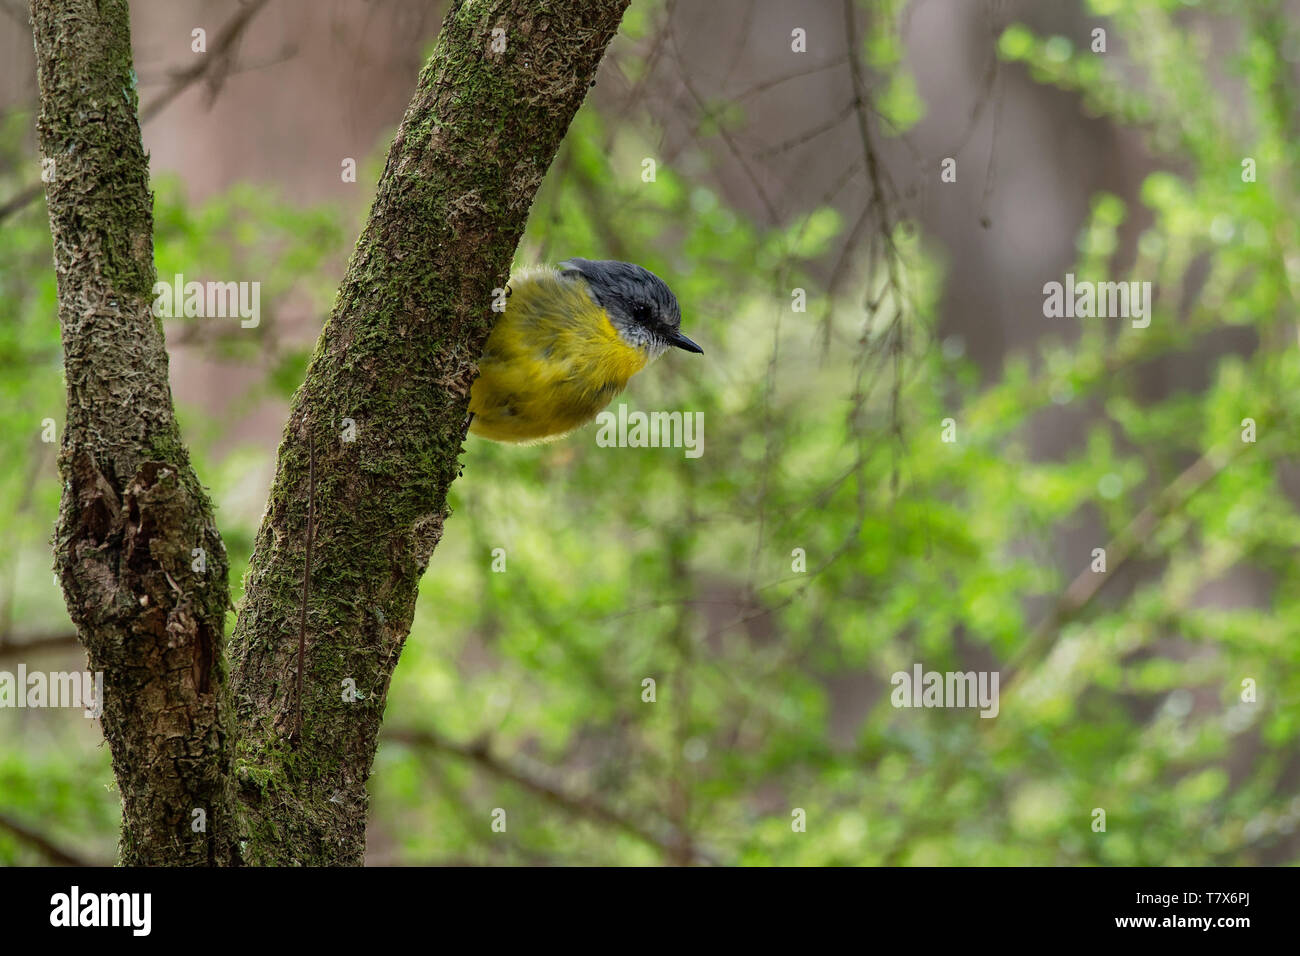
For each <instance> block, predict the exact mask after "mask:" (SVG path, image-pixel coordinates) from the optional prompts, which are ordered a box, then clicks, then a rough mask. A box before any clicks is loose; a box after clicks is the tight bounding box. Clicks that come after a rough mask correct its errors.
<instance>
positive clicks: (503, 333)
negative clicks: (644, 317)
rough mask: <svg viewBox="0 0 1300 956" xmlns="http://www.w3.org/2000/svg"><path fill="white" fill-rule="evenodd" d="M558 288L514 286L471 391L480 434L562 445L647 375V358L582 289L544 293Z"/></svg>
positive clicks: (530, 282)
mask: <svg viewBox="0 0 1300 956" xmlns="http://www.w3.org/2000/svg"><path fill="white" fill-rule="evenodd" d="M555 282H556V280H553V279H550V278H549V277H546V278H535V279H528V278H525V279H523V280H521V281H518V282H512V292H511V296H510V299H509V300H508V303H507V306H506V311H505V314H503V315H502V316H501V318H500V319H499V320H498V321H497V324H496V327H495V328H494V329H493V330H492V334H491V336H489V338H488V342H487V346H486V347H485V348H484V350H483V357H482V358H481V359H480V360H479V377H478V378H477V379H476V380H475V382H474V385H473V387H472V388H471V390H470V402H469V409H470V411H471V412H473V413H474V420H473V422H471V424H470V431H472V432H473V433H474V434H476V435H479V436H481V437H483V438H489V439H492V440H494V441H508V442H534V441H543V440H545V439H547V438H554V437H558V436H560V435H563V434H565V433H566V432H570V431H573V430H574V429H575V428H578V427H579V426H581V425H584V424H586V423H587V422H589V421H591V420H592V419H593V418H595V417H596V414H597V413H598V412H599V411H600V410H601V409H603V408H604V407H605V406H606V405H608V404H609V402H610V399H612V398H613V397H614V396H615V395H617V394H618V393H619V392H621V391H622V390H623V388H624V387H625V386H626V385H627V382H628V379H630V378H631V377H632V376H633V375H635V374H636V373H637V372H639V371H640V370H641V369H642V368H644V367H645V365H646V355H645V353H644V352H642V351H641V350H639V349H636V348H633V347H631V346H629V345H628V344H627V343H626V342H624V341H623V339H622V338H621V337H620V336H619V334H618V332H617V331H616V330H615V329H614V327H613V326H612V325H611V324H610V321H609V317H608V316H607V315H606V314H605V311H604V310H603V309H601V308H600V306H599V305H597V304H596V303H595V302H594V301H592V300H591V298H590V297H589V296H588V295H587V293H586V292H585V291H584V290H583V289H582V288H581V286H579V285H578V284H576V283H574V282H572V281H570V280H562V281H561V282H560V283H559V284H558V285H552V286H549V287H546V288H539V287H540V286H542V284H543V283H555ZM539 293H544V294H539ZM575 294H576V296H577V297H575ZM557 301H558V303H559V304H560V305H562V306H563V307H562V308H559V309H557V308H555V306H556V304H557ZM543 303H544V304H545V306H546V307H545V308H544V309H543V307H542V306H543Z"/></svg>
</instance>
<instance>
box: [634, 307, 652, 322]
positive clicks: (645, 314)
mask: <svg viewBox="0 0 1300 956" xmlns="http://www.w3.org/2000/svg"><path fill="white" fill-rule="evenodd" d="M650 318H651V316H650V306H648V305H646V304H645V303H644V302H638V303H637V304H636V305H634V306H632V321H634V322H638V323H640V324H641V325H649V324H650Z"/></svg>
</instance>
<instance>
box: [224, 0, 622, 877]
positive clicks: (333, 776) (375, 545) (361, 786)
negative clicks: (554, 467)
mask: <svg viewBox="0 0 1300 956" xmlns="http://www.w3.org/2000/svg"><path fill="white" fill-rule="evenodd" d="M626 6H627V0H563V2H560V0H479V2H466V3H460V4H455V5H454V7H453V9H452V10H451V11H450V12H449V13H448V15H447V18H446V20H445V21H444V23H443V26H442V30H441V32H440V33H439V36H438V42H437V45H436V48H435V50H434V53H433V56H432V57H431V59H430V61H429V63H428V64H427V65H426V66H425V68H424V69H423V70H422V71H421V74H420V81H419V85H418V88H417V89H416V92H415V95H414V97H413V99H412V101H411V104H410V106H409V108H408V109H407V112H406V115H405V118H404V119H403V121H402V124H401V127H400V129H399V131H398V133H397V136H396V138H395V140H394V142H393V144H392V147H391V149H390V150H389V155H388V162H387V165H386V168H385V170H384V174H383V177H382V179H381V181H380V183H379V188H378V191H377V195H376V198H375V203H374V206H373V208H372V210H371V214H370V218H369V221H368V222H367V225H366V227H365V230H364V232H363V234H362V236H361V238H360V240H359V241H358V243H357V247H356V250H355V251H354V253H353V256H352V259H351V262H350V263H349V265H348V270H347V274H346V276H345V277H344V279H343V282H342V285H341V287H340V290H339V294H338V298H337V301H336V304H335V308H334V310H333V313H332V315H331V316H330V318H329V321H328V322H327V323H326V326H325V329H324V331H323V332H322V336H321V339H320V342H319V343H318V345H317V348H316V350H315V354H314V355H313V357H312V360H311V363H310V365H309V367H308V370H307V376H306V380H305V382H304V383H303V385H302V387H301V388H300V389H299V391H298V393H297V395H296V396H295V398H294V401H293V403H292V409H291V413H290V418H289V423H288V425H287V427H286V430H285V436H284V440H283V442H282V444H281V447H280V455H279V463H278V469H277V474H276V477H275V481H274V484H273V487H272V490H271V494H270V501H269V506H268V509H267V513H266V516H265V518H264V520H263V524H262V527H261V529H260V531H259V532H258V536H257V541H256V546H255V551H254V555H253V560H252V564H251V566H250V570H249V573H248V579H247V581H246V598H245V603H244V606H243V608H242V609H241V613H240V617H239V621H238V624H237V625H236V628H235V632H234V635H233V637H232V641H231V646H232V654H233V660H234V671H233V673H234V677H233V680H234V684H235V691H236V699H237V707H238V720H239V726H240V731H241V742H240V747H239V754H238V758H237V761H238V768H239V769H238V771H237V776H238V778H239V781H240V787H239V794H240V799H241V801H242V803H243V810H244V813H243V833H242V839H243V847H244V849H243V853H244V855H245V857H246V859H247V860H248V861H249V862H255V863H279V864H312V865H322V864H359V863H360V862H361V861H362V857H363V853H364V849H365V822H366V820H365V818H366V803H367V795H366V779H367V777H368V776H369V773H370V767H371V763H372V760H373V757H374V752H375V746H376V742H377V738H378V732H379V725H380V721H381V720H382V717H383V709H384V703H385V701H386V699H387V693H388V685H389V681H390V680H391V678H392V674H393V669H394V667H395V666H396V664H397V660H398V656H399V655H400V653H401V650H402V644H403V642H404V641H405V639H406V635H407V633H408V632H409V629H410V625H411V620H412V617H413V615H414V610H415V598H416V589H417V587H418V584H419V579H420V576H421V575H422V574H423V573H424V570H425V567H426V566H427V564H428V561H429V557H430V555H431V554H432V552H433V549H434V548H435V547H436V545H437V544H438V541H439V539H440V538H441V536H442V528H443V523H444V521H445V520H446V518H447V514H448V512H447V506H446V502H447V490H448V488H449V487H450V485H451V483H452V481H453V480H454V479H455V477H456V475H457V473H458V471H459V463H458V459H459V455H460V451H461V441H462V436H463V432H464V422H465V417H466V414H467V405H468V396H469V386H470V384H471V383H472V382H473V379H474V376H475V375H476V374H477V368H476V365H475V361H476V359H477V357H478V355H479V354H480V353H481V351H482V347H483V342H484V341H485V340H486V338H487V335H488V332H489V331H490V329H491V324H492V319H493V317H494V313H493V312H492V311H491V302H492V289H493V288H495V287H498V286H502V285H504V284H505V281H506V279H507V274H508V270H509V266H510V261H511V257H512V256H513V254H514V249H515V246H516V244H517V243H518V241H519V237H520V235H521V234H522V231H523V228H524V225H525V222H526V219H527V215H528V209H529V207H530V205H531V203H532V201H533V196H534V194H535V193H536V190H537V187H538V185H539V184H540V183H541V181H542V177H543V176H544V175H545V173H546V170H547V168H548V167H549V166H550V163H551V160H552V159H553V158H554V155H555V151H556V149H557V148H558V146H559V143H560V140H561V139H562V138H563V136H564V133H565V131H566V130H567V128H568V125H569V122H570V121H571V119H572V118H573V115H574V113H575V112H576V111H577V109H578V107H579V105H580V104H581V103H582V100H583V98H584V96H585V95H586V92H587V89H588V87H589V86H590V84H591V80H592V77H593V76H594V75H595V72H596V68H597V66H598V64H599V62H600V59H601V56H602V55H603V53H604V50H605V47H606V45H607V44H608V42H609V40H610V39H611V38H612V37H613V35H614V32H615V31H616V29H617V27H618V23H619V20H620V19H621V17H622V14H623V10H624V9H625V8H626ZM494 26H500V27H502V28H503V29H504V30H505V31H506V34H505V36H506V44H507V48H506V50H505V51H504V52H500V53H495V52H492V51H491V49H490V44H491V39H492V36H491V31H492V28H493V27H494ZM345 418H350V419H352V420H353V421H354V422H355V423H356V440H355V441H353V442H345V441H343V440H342V432H341V429H342V422H343V420H344V419H345ZM309 446H311V447H314V450H315V452H314V453H315V474H316V515H317V521H316V527H315V537H314V549H315V556H314V559H313V566H312V569H311V575H312V580H311V600H310V602H309V607H308V629H307V641H306V663H305V671H304V680H303V687H304V693H303V700H302V708H303V720H302V737H301V739H300V740H297V741H291V740H290V737H291V734H292V730H293V727H294V724H295V713H296V711H295V708H296V705H297V701H296V699H295V694H294V688H295V683H296V681H295V677H296V671H297V648H298V619H299V613H300V604H301V597H302V581H303V573H304V563H305V561H304V558H305V546H306V539H307V501H308V497H309V495H308V485H309V482H308V464H309V457H310V456H309ZM345 682H350V683H349V686H355V688H356V691H357V692H358V694H359V695H360V696H359V697H358V698H357V699H355V700H352V701H346V700H344V684H345Z"/></svg>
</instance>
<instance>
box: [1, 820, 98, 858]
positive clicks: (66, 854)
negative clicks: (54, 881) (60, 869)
mask: <svg viewBox="0 0 1300 956" xmlns="http://www.w3.org/2000/svg"><path fill="white" fill-rule="evenodd" d="M0 829H3V830H7V831H8V832H9V833H12V834H13V835H14V836H16V837H17V838H18V839H20V840H22V841H23V842H24V843H26V844H28V845H30V846H33V847H35V848H36V849H38V850H40V851H41V852H42V853H44V854H45V856H46V857H47V858H48V859H49V860H50V861H51V862H53V863H57V864H58V865H59V866H102V865H103V864H98V863H91V862H90V861H89V860H84V859H82V858H81V857H79V856H77V855H76V854H75V853H73V852H71V851H70V850H65V849H63V847H61V846H59V845H58V844H57V843H55V842H54V841H53V840H51V839H50V838H49V837H47V836H45V835H44V834H43V833H41V832H40V831H39V830H34V829H32V828H31V827H29V826H27V825H26V824H25V823H21V822H19V821H18V820H16V819H14V818H13V817H11V816H9V814H7V813H4V812H0Z"/></svg>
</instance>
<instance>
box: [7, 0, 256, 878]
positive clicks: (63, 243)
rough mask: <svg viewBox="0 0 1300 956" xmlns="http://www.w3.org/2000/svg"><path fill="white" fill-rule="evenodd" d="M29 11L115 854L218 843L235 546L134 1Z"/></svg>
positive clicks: (83, 591) (82, 618) (154, 860)
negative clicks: (163, 265)
mask: <svg viewBox="0 0 1300 956" xmlns="http://www.w3.org/2000/svg"><path fill="white" fill-rule="evenodd" d="M31 11H32V25H33V30H34V34H35V40H36V61H37V71H38V77H39V83H40V98H41V111H40V118H39V121H38V132H39V138H40V145H41V152H42V154H43V163H42V170H43V178H45V180H46V187H45V192H46V200H47V203H48V206H49V214H50V230H51V233H52V235H53V239H54V265H55V272H56V275H57V280H58V292H59V324H60V327H61V330H62V337H63V369H64V377H65V380H66V383H67V390H66V391H67V421H66V424H65V426H64V432H63V443H62V449H61V451H60V455H59V473H60V475H61V477H62V479H63V500H62V503H61V505H60V508H59V519H58V526H57V529H56V532H55V566H56V568H57V570H58V573H59V578H60V580H61V582H62V586H63V592H64V597H65V599H66V602H67V606H68V611H69V612H70V614H71V616H72V620H73V621H74V623H75V624H76V626H77V633H78V634H79V635H80V637H81V640H82V642H83V643H84V644H85V646H86V650H87V654H88V657H89V664H90V668H91V669H92V670H96V671H102V672H103V673H104V702H103V707H104V709H103V714H102V725H103V730H104V736H105V737H106V738H107V740H108V743H109V746H110V748H111V750H112V755H113V768H114V771H115V773H116V776H117V783H118V789H119V791H120V792H121V796H122V808H123V819H122V839H121V848H120V852H121V859H122V862H123V863H126V864H140V865H146V864H159V863H177V864H209V863H225V862H229V860H230V856H229V854H230V847H231V846H232V839H233V835H234V828H233V826H232V819H231V817H232V803H231V800H230V797H229V780H230V766H231V754H232V752H233V746H232V744H233V733H232V731H233V721H232V719H231V710H230V707H229V704H228V700H229V695H228V691H227V689H226V686H225V681H224V677H223V674H224V669H225V668H224V661H223V659H222V655H223V643H224V639H223V628H224V624H225V616H226V609H227V606H228V604H229V602H230V597H229V591H228V589H227V586H226V556H225V551H224V550H223V548H222V544H221V538H220V536H219V535H218V534H217V530H216V526H215V524H214V523H213V518H212V506H211V504H210V502H209V501H208V498H207V495H206V494H205V493H204V490H203V487H202V486H201V485H200V483H199V480H198V478H197V477H196V476H195V474H194V471H193V470H192V469H191V468H190V463H189V458H188V455H187V454H186V451H185V447H184V445H183V444H182V443H181V439H180V430H179V429H178V427H177V425H176V419H175V417H174V416H173V414H172V397H171V388H170V385H169V384H168V380H167V351H166V348H165V346H164V344H163V334H162V325H161V323H160V322H159V321H158V320H157V319H156V318H154V317H153V315H152V313H151V306H152V303H153V283H154V263H153V197H152V195H151V194H150V192H149V167H148V161H147V159H146V157H145V154H144V150H143V148H142V147H141V144H140V126H139V122H138V120H137V109H136V107H137V100H136V90H135V73H134V71H133V70H132V67H131V40H130V33H129V29H128V19H127V3H126V0H99V2H98V3H97V2H96V0H33V2H32V7H31ZM196 810H197V811H201V812H200V813H199V814H197V815H196V814H195V811H196ZM199 820H201V821H202V824H203V825H202V826H201V827H196V826H195V823H196V821H199Z"/></svg>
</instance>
